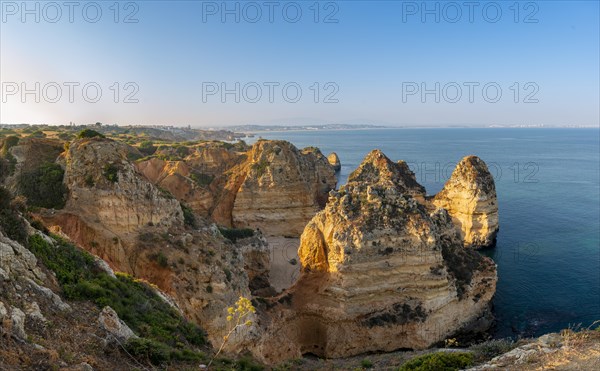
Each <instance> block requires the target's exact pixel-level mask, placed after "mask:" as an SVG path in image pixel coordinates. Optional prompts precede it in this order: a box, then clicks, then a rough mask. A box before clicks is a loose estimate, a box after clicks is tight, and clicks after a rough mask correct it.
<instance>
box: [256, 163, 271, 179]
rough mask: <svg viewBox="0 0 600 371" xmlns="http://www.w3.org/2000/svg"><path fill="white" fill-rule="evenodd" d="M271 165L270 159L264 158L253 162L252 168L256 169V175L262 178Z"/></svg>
mask: <svg viewBox="0 0 600 371" xmlns="http://www.w3.org/2000/svg"><path fill="white" fill-rule="evenodd" d="M269 165H270V164H269V161H267V160H264V159H263V160H260V162H256V163H254V164H252V168H253V169H255V170H256V176H258V177H259V178H260V177H261V176H263V174H264V173H265V172H266V171H267V168H268V167H269Z"/></svg>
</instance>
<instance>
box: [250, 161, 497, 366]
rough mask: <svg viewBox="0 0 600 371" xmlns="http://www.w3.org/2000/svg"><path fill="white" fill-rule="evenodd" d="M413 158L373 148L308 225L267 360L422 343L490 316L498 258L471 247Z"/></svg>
mask: <svg viewBox="0 0 600 371" xmlns="http://www.w3.org/2000/svg"><path fill="white" fill-rule="evenodd" d="M424 196H425V190H424V188H423V187H422V186H420V185H419V184H418V183H417V182H416V180H415V177H414V174H413V173H412V172H411V171H410V169H409V168H408V166H407V165H406V163H404V162H398V163H394V162H392V161H390V160H389V159H388V158H387V157H385V155H383V153H381V152H380V151H373V152H371V153H370V154H369V155H368V156H367V157H366V158H365V160H364V161H363V163H362V164H361V165H360V166H359V168H358V169H357V170H356V171H355V172H353V173H352V174H351V175H350V177H349V180H348V183H347V184H346V185H345V186H343V187H341V188H340V190H339V191H338V192H335V191H332V192H331V194H330V198H329V201H328V203H327V206H326V207H325V209H324V210H323V211H321V212H319V213H318V214H317V215H316V216H315V217H314V218H313V219H312V220H311V222H310V223H309V224H308V225H307V226H306V228H305V230H304V233H303V234H302V237H301V245H300V249H299V255H300V259H301V261H302V266H303V272H302V275H301V277H300V279H299V280H298V282H297V283H296V284H295V285H294V286H293V287H292V288H290V289H289V290H288V291H287V292H285V293H284V294H282V295H281V296H280V297H278V298H277V301H274V302H273V303H272V304H270V305H271V307H270V308H269V309H268V310H267V311H266V313H267V314H266V315H265V318H264V319H263V321H264V322H263V323H268V326H267V330H266V332H265V334H264V335H263V336H262V337H261V342H259V343H258V344H257V345H256V347H255V349H254V350H255V353H257V354H260V355H261V356H262V357H263V359H264V360H265V361H266V362H269V363H272V362H278V361H280V360H282V359H289V358H297V357H299V356H300V355H301V354H305V353H312V354H316V355H319V356H324V357H345V356H350V355H355V354H359V353H365V352H370V351H391V350H395V349H399V348H413V349H423V348H426V347H429V346H431V345H432V344H435V343H436V342H439V341H441V340H443V339H445V338H446V337H447V336H450V335H452V334H455V333H458V332H460V331H473V330H485V329H486V328H487V327H489V325H490V324H491V320H492V318H491V315H490V301H491V299H492V297H493V295H494V292H495V287H496V279H497V277H496V266H495V264H494V263H493V262H492V261H491V260H490V259H489V258H486V257H483V256H481V255H480V254H479V253H477V252H475V251H473V250H470V249H465V248H463V244H462V240H461V238H460V234H459V231H458V229H457V228H456V227H455V225H454V224H453V223H452V220H451V217H450V215H449V214H448V212H447V211H446V210H445V209H442V208H436V207H435V205H433V204H431V203H430V202H429V201H427V200H426V199H425V197H424Z"/></svg>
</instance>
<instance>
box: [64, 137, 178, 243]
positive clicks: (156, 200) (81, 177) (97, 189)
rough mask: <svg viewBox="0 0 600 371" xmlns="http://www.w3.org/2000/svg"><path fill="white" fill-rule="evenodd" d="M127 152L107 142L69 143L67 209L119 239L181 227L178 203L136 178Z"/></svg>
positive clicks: (146, 182) (67, 153) (66, 160)
mask: <svg viewBox="0 0 600 371" xmlns="http://www.w3.org/2000/svg"><path fill="white" fill-rule="evenodd" d="M129 151H130V149H129V148H128V146H127V145H125V144H123V143H120V142H115V141H112V140H109V139H96V138H94V139H82V140H76V141H74V142H72V143H71V145H70V146H69V150H68V151H67V152H66V155H65V184H66V185H67V187H68V189H69V193H70V195H69V199H68V202H67V206H66V209H67V210H69V211H70V212H71V213H74V214H77V215H78V216H79V217H82V218H85V219H87V220H89V221H91V222H97V223H101V224H102V225H103V226H105V227H106V228H108V229H109V230H111V231H112V232H114V233H118V234H126V233H135V232H137V231H139V230H140V229H141V228H143V227H144V226H147V225H149V224H151V225H164V226H169V225H172V224H176V223H183V212H182V210H181V208H180V206H179V202H178V201H177V200H175V199H174V198H173V197H172V196H171V195H169V194H165V193H162V192H160V190H159V189H157V188H156V187H155V186H154V185H153V184H152V183H150V182H148V181H147V180H146V179H144V178H143V177H140V176H139V175H138V173H137V172H136V170H135V167H134V166H133V165H132V164H131V163H130V162H129V161H128V160H127V154H128V153H129Z"/></svg>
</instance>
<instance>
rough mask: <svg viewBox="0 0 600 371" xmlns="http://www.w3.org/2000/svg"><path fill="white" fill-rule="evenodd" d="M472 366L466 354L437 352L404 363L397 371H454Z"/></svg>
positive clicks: (470, 359) (469, 355)
mask: <svg viewBox="0 0 600 371" xmlns="http://www.w3.org/2000/svg"><path fill="white" fill-rule="evenodd" d="M471 365H473V354H472V353H468V352H437V353H429V354H425V355H422V356H420V357H417V358H413V359H411V360H410V361H408V362H406V363H405V364H403V365H402V366H400V368H399V369H398V371H409V370H414V371H454V370H461V369H463V368H465V367H469V366H471Z"/></svg>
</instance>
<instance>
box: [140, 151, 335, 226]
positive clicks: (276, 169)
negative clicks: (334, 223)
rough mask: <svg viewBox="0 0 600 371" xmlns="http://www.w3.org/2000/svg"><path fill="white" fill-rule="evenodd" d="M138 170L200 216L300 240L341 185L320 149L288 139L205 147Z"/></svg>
mask: <svg viewBox="0 0 600 371" xmlns="http://www.w3.org/2000/svg"><path fill="white" fill-rule="evenodd" d="M136 166H137V168H138V170H139V171H140V172H141V173H142V174H144V176H145V177H146V178H147V179H148V180H150V181H151V182H152V183H154V184H156V185H158V186H159V187H161V188H164V189H166V190H168V191H169V192H171V193H172V194H173V195H174V196H175V197H176V198H177V199H178V200H180V201H182V202H184V203H185V204H186V205H187V206H189V207H190V208H192V209H193V210H194V211H195V212H196V213H197V214H198V215H201V216H203V217H206V218H209V219H212V220H213V221H214V222H216V223H218V224H220V225H224V226H227V227H235V228H253V229H256V228H258V229H260V230H261V231H262V232H263V233H265V234H267V235H278V236H284V235H285V236H299V235H300V234H301V233H302V230H303V229H304V226H305V225H306V223H307V222H308V221H309V220H310V219H311V218H312V217H313V216H314V215H315V214H316V213H317V211H319V210H320V209H322V208H323V207H324V205H325V203H326V202H327V194H328V192H329V191H330V190H331V189H334V188H335V186H336V182H337V180H336V178H335V172H334V169H333V167H332V166H331V165H330V164H329V163H328V162H327V159H326V158H325V156H323V154H322V153H321V152H320V151H319V150H318V149H317V148H313V147H309V148H305V149H303V150H298V149H297V148H296V147H294V146H293V145H292V144H291V143H289V142H285V141H266V140H260V141H258V142H257V143H256V144H254V146H252V147H248V146H246V145H245V144H243V143H238V144H235V145H233V144H228V143H218V142H208V143H201V144H199V145H197V146H195V147H192V148H191V149H190V154H189V155H188V156H186V157H185V158H183V159H181V160H178V161H165V160H160V159H158V158H153V159H150V160H145V161H141V162H138V163H137V165H136Z"/></svg>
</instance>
